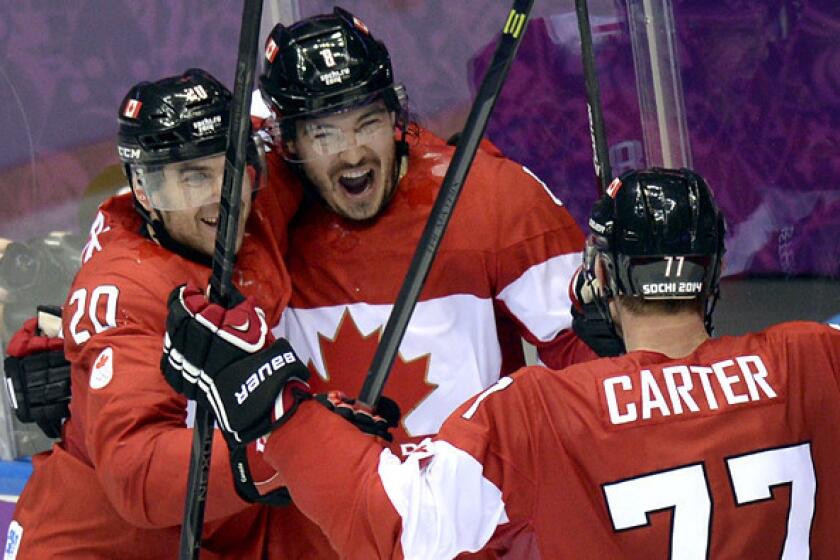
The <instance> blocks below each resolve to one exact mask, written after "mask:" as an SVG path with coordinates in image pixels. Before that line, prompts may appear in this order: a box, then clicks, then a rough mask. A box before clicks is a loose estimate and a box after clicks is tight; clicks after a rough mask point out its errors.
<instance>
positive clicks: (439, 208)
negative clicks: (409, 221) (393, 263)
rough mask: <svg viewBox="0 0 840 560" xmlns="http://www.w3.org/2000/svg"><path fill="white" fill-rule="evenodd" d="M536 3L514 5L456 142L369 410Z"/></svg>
mask: <svg viewBox="0 0 840 560" xmlns="http://www.w3.org/2000/svg"><path fill="white" fill-rule="evenodd" d="M533 4H534V0H514V2H513V6H512V7H511V10H510V13H509V14H508V17H507V21H506V22H505V26H504V29H503V30H502V38H501V39H500V40H499V45H498V46H497V47H496V52H495V53H494V54H493V59H492V61H491V62H490V66H489V68H488V69H487V73H486V74H485V75H484V79H483V80H482V82H481V87H479V89H478V93H477V94H476V96H475V101H474V102H473V106H472V109H471V110H470V114H469V116H468V117H467V123H466V124H465V125H464V130H463V131H462V132H461V136H460V138H459V139H458V144H457V146H456V148H455V153H454V154H453V155H452V161H451V162H450V164H449V168H448V169H447V170H446V176H445V177H444V178H443V184H442V185H441V187H440V192H439V193H438V195H437V198H436V199H435V204H434V206H433V207H432V210H431V213H430V214H429V219H428V221H427V222H426V227H425V229H424V230H423V234H422V236H421V237H420V242H419V243H418V244H417V249H416V250H415V252H414V256H413V257H412V259H411V264H410V265H409V267H408V273H407V274H406V277H405V281H404V282H403V285H402V287H401V288H400V292H399V295H398V296H397V301H396V302H395V303H394V309H393V310H392V311H391V315H390V316H389V317H388V322H387V323H386V325H385V330H384V332H383V333H382V340H381V341H380V343H379V346H378V347H377V348H376V354H375V355H374V356H373V362H372V363H371V366H370V370H369V371H368V374H367V377H366V378H365V382H364V384H363V385H362V390H361V392H360V393H359V401H361V402H362V403H363V404H365V405H367V406H369V407H371V408H373V407H375V406H376V403H377V402H378V400H379V397H380V395H381V394H382V388H383V386H384V385H385V382H386V381H387V380H388V376H389V375H390V373H391V366H392V365H393V363H394V358H396V355H397V350H398V348H399V346H400V342H401V341H402V337H403V335H404V334H405V329H406V327H407V326H408V321H409V319H411V313H412V312H413V311H414V306H415V305H417V298H418V297H419V295H420V290H422V289H423V284H425V282H426V277H427V276H428V274H429V268H430V267H431V266H432V262H433V261H434V258H435V254H437V250H438V247H440V242H441V239H442V238H443V234H444V233H445V232H446V226H447V225H448V224H449V218H450V217H451V216H452V210H453V209H454V208H455V202H456V201H457V200H458V195H459V194H460V193H461V188H462V187H463V185H464V179H465V178H466V176H467V173H468V172H469V170H470V166H471V165H472V161H473V159H474V158H475V152H476V150H477V149H478V145H479V143H480V142H481V138H482V136H484V130H485V129H486V128H487V121H488V120H489V118H490V113H491V112H492V111H493V106H494V105H495V104H496V98H497V97H498V96H499V92H500V91H501V89H502V86H503V85H504V83H505V78H506V77H507V73H508V69H509V68H510V65H511V62H513V59H514V57H515V56H516V51H517V49H518V48H519V43H520V42H521V40H522V37H523V36H524V34H525V26H526V24H527V22H528V15H529V13H530V12H531V7H532V6H533Z"/></svg>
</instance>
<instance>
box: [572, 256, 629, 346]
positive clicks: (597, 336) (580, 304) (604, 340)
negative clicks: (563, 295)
mask: <svg viewBox="0 0 840 560" xmlns="http://www.w3.org/2000/svg"><path fill="white" fill-rule="evenodd" d="M600 289H601V287H600V286H599V285H598V280H597V278H595V279H592V280H589V279H587V278H586V275H585V274H584V273H583V268H582V267H578V269H577V270H576V271H575V274H574V275H573V276H572V281H571V282H570V283H569V299H571V301H572V330H573V331H574V332H575V334H576V335H578V337H580V339H581V340H583V341H584V342H585V343H586V344H587V345H588V346H589V347H590V348H592V350H594V351H595V353H596V354H598V355H599V356H601V357H605V356H619V355H621V354H624V352H625V349H624V341H623V340H622V339H621V337H620V336H618V335H617V334H616V332H615V330H613V329H612V328H611V327H610V325H609V324H608V323H607V321H605V320H604V318H603V316H601V313H600V311H599V310H598V306H597V304H596V303H595V297H596V294H597V293H598V292H599V290H600Z"/></svg>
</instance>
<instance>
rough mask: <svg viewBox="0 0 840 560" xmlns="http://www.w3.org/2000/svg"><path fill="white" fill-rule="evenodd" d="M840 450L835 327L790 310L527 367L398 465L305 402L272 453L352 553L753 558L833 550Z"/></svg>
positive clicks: (300, 500)
mask: <svg viewBox="0 0 840 560" xmlns="http://www.w3.org/2000/svg"><path fill="white" fill-rule="evenodd" d="M316 426H317V429H316ZM838 448H840V327H837V326H827V325H821V324H816V323H803V322H800V323H786V324H782V325H778V326H776V327H772V328H770V329H767V330H766V331H763V332H759V333H755V334H749V335H746V336H740V337H723V338H720V339H713V340H708V341H706V342H704V343H703V344H701V345H700V346H699V347H698V348H697V349H696V350H695V351H694V352H693V353H692V354H690V355H688V356H685V357H683V358H679V359H671V358H668V357H666V356H664V355H662V354H658V353H655V352H649V351H636V352H632V353H630V354H627V355H625V356H622V357H618V358H605V359H601V360H596V361H593V362H589V363H585V364H579V365H577V366H573V367H572V368H569V369H567V370H564V371H562V372H556V371H552V370H548V369H545V368H542V367H536V366H535V367H529V368H525V369H523V370H520V371H519V372H517V373H515V374H514V375H512V376H511V377H508V378H503V379H501V380H500V381H499V382H498V383H497V384H496V385H494V386H493V387H491V388H489V389H487V390H486V391H484V392H483V393H481V394H480V395H478V396H476V397H475V398H474V399H472V400H471V401H469V402H467V403H465V404H464V405H462V406H461V407H460V408H459V409H458V410H457V411H456V412H455V413H454V414H453V415H452V416H451V417H450V418H449V419H448V420H447V422H446V423H445V424H444V426H443V428H442V430H441V432H440V434H439V435H438V437H437V438H435V439H434V440H427V442H424V444H421V446H420V449H419V450H418V451H416V452H415V453H413V454H412V455H410V456H409V457H408V459H406V460H405V461H404V462H402V461H400V460H399V459H398V458H397V457H395V456H394V455H393V454H391V453H390V451H388V450H383V449H382V447H381V446H380V445H378V444H377V442H375V441H373V440H371V439H370V438H365V437H364V436H363V435H362V434H359V433H358V432H357V430H356V429H355V428H354V427H353V426H351V425H349V424H347V423H346V422H344V421H343V420H341V419H340V418H338V417H337V416H336V415H334V414H332V413H330V412H328V411H327V410H325V409H323V407H320V406H319V405H317V404H316V403H307V404H305V405H304V406H302V407H301V408H300V409H299V410H298V412H297V413H296V415H295V416H294V417H292V418H291V419H290V421H289V422H288V423H287V424H286V425H284V426H283V427H282V428H280V429H279V430H277V431H276V432H275V433H274V434H273V435H272V436H271V437H270V438H269V441H268V444H267V449H266V456H267V457H268V459H269V461H270V462H271V463H272V464H273V465H274V466H276V467H277V468H278V469H279V470H280V472H281V473H282V475H283V476H284V477H285V480H286V482H287V484H288V486H289V489H290V491H291V493H292V494H293V495H294V496H295V501H296V503H297V504H298V505H299V506H300V508H301V509H302V510H303V511H304V512H305V513H306V514H307V516H309V517H310V518H312V519H313V520H315V521H316V522H317V523H318V524H320V525H321V526H322V527H323V528H324V530H325V532H326V533H327V534H328V536H329V537H330V539H331V540H332V542H333V543H334V544H335V545H336V546H337V547H338V548H339V550H340V551H341V552H342V554H343V555H344V556H345V557H348V558H372V557H379V558H447V557H451V556H453V555H455V554H457V553H458V552H459V551H463V550H475V549H477V548H480V547H482V546H484V545H485V544H487V543H489V546H492V547H494V548H495V549H496V550H498V551H500V552H501V553H502V554H504V553H507V554H509V557H511V558H517V559H523V558H534V559H538V558H540V559H552V560H553V559H561V558H570V559H579V558H598V559H602V558H605V559H606V558H609V559H612V558H615V559H631V560H632V559H637V558H638V559H648V558H675V559H692V558H699V559H703V558H750V559H751V560H752V559H765V558H766V559H769V558H773V559H777V558H809V557H814V558H834V557H836V554H837V535H838V534H840V517H838V516H837V513H836V508H837V504H838V503H840V469H838V466H837V464H838V461H837V450H838ZM289 450H294V453H290V452H289ZM325 450H328V451H329V460H328V461H324V460H323V459H324V453H325ZM315 464H318V465H319V468H318V469H313V468H312V466H313V465H315Z"/></svg>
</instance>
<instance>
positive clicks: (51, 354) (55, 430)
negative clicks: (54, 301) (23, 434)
mask: <svg viewBox="0 0 840 560" xmlns="http://www.w3.org/2000/svg"><path fill="white" fill-rule="evenodd" d="M60 326H61V309H60V308H58V307H47V306H42V307H39V308H38V317H35V318H32V319H29V320H28V321H26V323H24V325H23V327H21V329H20V330H19V331H17V332H16V333H15V334H14V336H12V339H11V340H10V341H9V345H8V347H7V349H6V351H7V352H8V356H7V357H6V359H5V361H4V363H3V366H4V372H5V376H6V389H7V391H8V392H9V400H10V402H11V403H12V407H13V408H14V410H15V416H16V417H17V419H18V420H20V421H21V422H24V423H31V422H35V423H37V424H38V427H39V428H41V430H42V431H43V432H44V434H45V435H46V436H47V437H50V438H58V437H61V426H62V423H63V422H64V420H65V419H67V418H68V417H69V416H70V363H69V362H68V361H67V360H66V359H65V358H64V339H62V338H59V336H58V334H59V330H60Z"/></svg>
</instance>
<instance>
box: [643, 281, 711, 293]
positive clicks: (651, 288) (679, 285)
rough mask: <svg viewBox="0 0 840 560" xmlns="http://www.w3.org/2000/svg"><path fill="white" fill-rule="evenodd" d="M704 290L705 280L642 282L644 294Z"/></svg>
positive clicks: (697, 291) (698, 291)
mask: <svg viewBox="0 0 840 560" xmlns="http://www.w3.org/2000/svg"><path fill="white" fill-rule="evenodd" d="M702 290H703V282H652V283H650V284H642V294H644V295H646V296H652V295H657V294H662V295H670V294H681V295H689V294H699V293H700V292H701V291H702Z"/></svg>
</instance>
